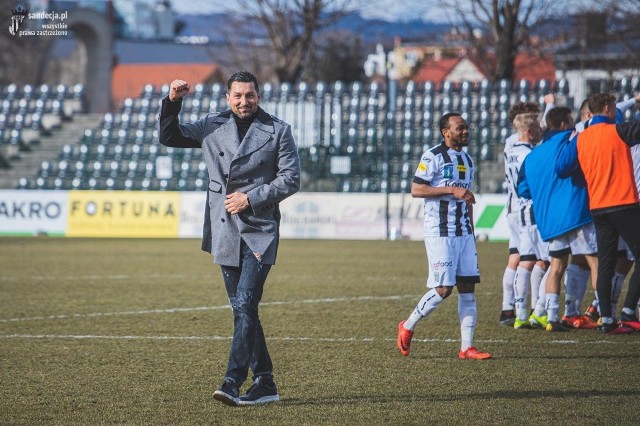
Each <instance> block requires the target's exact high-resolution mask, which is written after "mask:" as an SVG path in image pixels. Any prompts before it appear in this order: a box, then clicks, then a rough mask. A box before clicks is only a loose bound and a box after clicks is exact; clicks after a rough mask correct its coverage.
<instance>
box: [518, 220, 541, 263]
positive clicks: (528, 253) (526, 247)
mask: <svg viewBox="0 0 640 426" xmlns="http://www.w3.org/2000/svg"><path fill="white" fill-rule="evenodd" d="M518 252H519V253H520V260H549V244H548V243H546V242H544V241H542V237H541V236H540V232H538V226H537V225H525V226H520V244H519V245H518Z"/></svg>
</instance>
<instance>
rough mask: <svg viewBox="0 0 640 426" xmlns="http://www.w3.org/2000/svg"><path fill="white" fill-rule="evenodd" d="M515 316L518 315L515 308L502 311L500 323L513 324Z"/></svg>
mask: <svg viewBox="0 0 640 426" xmlns="http://www.w3.org/2000/svg"><path fill="white" fill-rule="evenodd" d="M515 318H516V316H515V314H514V312H513V309H509V310H506V311H502V312H500V319H499V321H500V325H506V326H513V322H514V321H515Z"/></svg>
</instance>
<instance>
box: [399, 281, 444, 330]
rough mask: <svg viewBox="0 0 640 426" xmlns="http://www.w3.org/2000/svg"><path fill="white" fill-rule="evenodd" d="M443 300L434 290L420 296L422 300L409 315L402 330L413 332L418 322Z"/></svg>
mask: <svg viewBox="0 0 640 426" xmlns="http://www.w3.org/2000/svg"><path fill="white" fill-rule="evenodd" d="M443 300H444V299H443V298H442V297H441V296H440V295H439V294H438V292H437V291H436V290H435V289H434V288H432V289H431V290H429V291H428V292H427V293H426V294H425V295H424V296H422V299H420V302H418V305H416V308H415V309H414V310H413V312H412V313H411V315H409V319H408V320H407V321H405V323H404V328H406V329H407V330H411V331H413V329H414V328H416V324H418V321H420V320H421V319H422V318H424V317H426V316H427V315H429V314H430V313H431V312H433V311H434V310H435V309H436V308H437V307H438V305H439V304H440V302H442V301H443Z"/></svg>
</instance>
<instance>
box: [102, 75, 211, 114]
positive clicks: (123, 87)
mask: <svg viewBox="0 0 640 426" xmlns="http://www.w3.org/2000/svg"><path fill="white" fill-rule="evenodd" d="M218 71H219V67H218V65H216V64H118V65H116V66H115V67H114V68H113V73H112V75H111V92H112V96H113V104H114V106H115V107H116V108H118V107H119V106H120V104H121V103H122V101H124V100H125V99H126V98H136V97H138V96H139V95H140V93H141V92H142V89H143V87H144V86H145V85H146V84H153V85H154V86H155V87H160V86H162V85H163V84H169V83H171V82H172V81H173V80H175V79H176V78H179V79H181V80H185V81H187V82H189V83H191V85H192V86H193V84H196V83H204V82H205V81H206V80H207V79H208V78H209V77H211V76H212V75H213V74H214V73H216V72H218Z"/></svg>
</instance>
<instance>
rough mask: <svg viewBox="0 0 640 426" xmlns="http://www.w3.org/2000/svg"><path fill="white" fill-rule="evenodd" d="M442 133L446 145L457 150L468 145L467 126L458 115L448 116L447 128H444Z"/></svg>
mask: <svg viewBox="0 0 640 426" xmlns="http://www.w3.org/2000/svg"><path fill="white" fill-rule="evenodd" d="M442 135H443V136H444V141H445V143H446V145H447V146H448V147H451V148H453V149H455V150H457V151H460V150H461V149H462V147H464V146H467V145H469V126H467V122H466V121H464V118H462V117H460V116H457V115H455V116H453V117H449V128H447V129H444V130H443V131H442Z"/></svg>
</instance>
